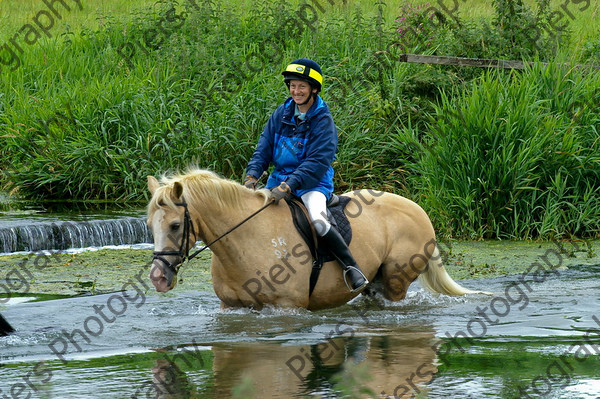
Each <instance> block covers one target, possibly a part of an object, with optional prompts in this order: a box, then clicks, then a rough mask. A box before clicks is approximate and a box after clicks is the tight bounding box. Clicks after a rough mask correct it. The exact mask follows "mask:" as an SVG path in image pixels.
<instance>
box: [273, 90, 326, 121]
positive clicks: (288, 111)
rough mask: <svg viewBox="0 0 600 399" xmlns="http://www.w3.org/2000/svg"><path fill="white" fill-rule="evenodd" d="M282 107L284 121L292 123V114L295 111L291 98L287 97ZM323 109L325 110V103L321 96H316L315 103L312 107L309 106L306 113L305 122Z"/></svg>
mask: <svg viewBox="0 0 600 399" xmlns="http://www.w3.org/2000/svg"><path fill="white" fill-rule="evenodd" d="M283 106H284V109H285V110H284V112H283V119H284V121H286V122H288V123H292V122H293V121H294V113H295V111H296V104H295V103H294V100H293V99H292V97H289V98H288V99H287V100H285V102H284V103H283ZM325 108H326V104H325V101H323V99H322V98H321V96H319V95H317V98H316V99H315V102H314V103H313V105H311V107H310V109H309V110H308V112H307V113H306V119H305V121H308V120H310V118H312V117H313V116H315V115H317V114H319V113H320V112H321V111H323V110H324V109H325Z"/></svg>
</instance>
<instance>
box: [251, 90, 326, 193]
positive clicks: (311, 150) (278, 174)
mask: <svg viewBox="0 0 600 399" xmlns="http://www.w3.org/2000/svg"><path fill="white" fill-rule="evenodd" d="M294 112H295V103H294V101H293V100H292V98H291V97H290V98H288V99H287V100H286V101H285V102H284V103H283V104H282V105H280V106H279V107H278V108H277V109H276V110H275V112H273V114H272V115H271V117H270V118H269V121H268V122H267V125H266V126H265V129H264V131H263V132H262V134H261V135H260V138H259V140H258V145H257V147H256V150H255V151H254V155H252V159H251V160H250V162H249V163H248V167H247V168H246V174H247V175H251V176H254V177H256V178H258V177H259V176H261V175H262V173H263V171H265V170H267V168H268V167H269V164H271V163H272V164H273V166H274V170H273V172H272V173H271V175H270V176H269V179H268V181H267V188H273V187H276V186H278V185H279V184H280V183H281V182H286V183H287V184H288V185H289V186H290V188H291V189H292V192H293V193H294V194H295V195H297V196H302V194H304V193H306V192H308V191H313V190H316V191H320V192H322V193H323V194H325V196H326V197H327V198H328V199H329V197H330V196H331V193H332V192H333V168H332V167H331V163H332V162H333V160H334V159H335V154H336V152H337V143H338V139H337V129H336V127H335V124H334V123H333V118H332V117H331V113H330V112H329V107H328V106H327V104H326V103H325V101H323V100H322V99H321V97H320V96H317V98H316V101H315V102H314V104H313V105H312V106H311V108H310V109H309V110H308V112H307V113H306V117H305V119H304V121H300V120H296V118H295V117H294Z"/></svg>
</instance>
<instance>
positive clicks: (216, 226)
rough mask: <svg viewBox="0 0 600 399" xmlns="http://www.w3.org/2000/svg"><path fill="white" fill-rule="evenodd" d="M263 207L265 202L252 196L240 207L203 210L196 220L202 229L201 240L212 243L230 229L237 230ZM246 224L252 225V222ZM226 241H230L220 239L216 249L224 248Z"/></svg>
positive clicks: (246, 197)
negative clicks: (245, 220)
mask: <svg viewBox="0 0 600 399" xmlns="http://www.w3.org/2000/svg"><path fill="white" fill-rule="evenodd" d="M262 205H263V200H262V199H261V198H260V197H257V196H253V195H252V196H244V198H242V201H241V204H240V205H239V206H227V205H226V206H225V207H224V208H223V209H219V210H217V209H208V208H202V209H201V210H199V211H198V213H197V217H196V218H195V219H196V223H197V225H198V226H199V228H200V238H201V239H202V240H203V241H204V242H205V243H210V242H212V241H213V240H216V239H218V238H219V237H221V236H222V235H223V234H225V233H227V232H228V231H229V230H230V229H232V228H236V229H237V227H236V226H238V224H239V223H241V222H242V221H243V220H244V219H246V218H247V217H248V216H249V215H251V214H252V213H254V212H255V211H257V210H258V209H259V208H260V207H261V206H262ZM246 223H250V220H249V221H248V222H246ZM234 231H235V230H234ZM231 233H233V232H231ZM231 233H229V234H231ZM223 238H225V237H223ZM224 241H230V240H223V239H219V245H218V244H217V243H215V247H222V246H223V243H224ZM211 248H212V246H211ZM228 250H231V248H228ZM213 252H214V249H213Z"/></svg>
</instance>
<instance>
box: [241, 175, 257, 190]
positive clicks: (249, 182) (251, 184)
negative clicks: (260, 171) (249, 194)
mask: <svg viewBox="0 0 600 399" xmlns="http://www.w3.org/2000/svg"><path fill="white" fill-rule="evenodd" d="M256 183H258V179H257V178H256V177H254V176H250V175H248V176H246V178H245V179H244V186H246V188H249V189H250V190H256Z"/></svg>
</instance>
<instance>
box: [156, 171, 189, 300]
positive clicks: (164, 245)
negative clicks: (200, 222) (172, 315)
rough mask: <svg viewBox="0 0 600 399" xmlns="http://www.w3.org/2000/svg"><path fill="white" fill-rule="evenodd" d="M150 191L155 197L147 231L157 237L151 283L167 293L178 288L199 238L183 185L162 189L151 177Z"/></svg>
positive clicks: (174, 184)
mask: <svg viewBox="0 0 600 399" xmlns="http://www.w3.org/2000/svg"><path fill="white" fill-rule="evenodd" d="M148 189H149V190H150V193H151V194H152V199H151V200H150V204H149V205H148V227H149V228H150V230H151V231H152V235H153V236H154V260H153V261H152V268H151V269H150V280H151V281H152V284H154V287H155V288H156V291H158V292H167V291H169V290H171V289H173V288H175V285H176V284H177V271H178V270H179V267H180V265H181V263H182V262H183V261H184V260H185V258H187V256H188V253H189V250H190V248H191V247H192V246H194V243H195V242H196V234H195V230H194V225H193V222H192V220H191V218H190V215H189V211H188V208H187V203H186V202H185V199H184V197H183V185H182V184H181V183H180V182H178V181H175V182H173V183H172V184H167V185H163V186H160V185H159V183H158V180H156V178H154V177H152V176H148Z"/></svg>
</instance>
